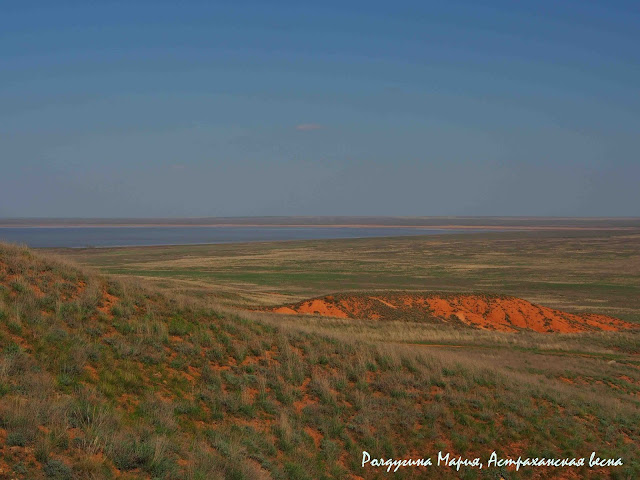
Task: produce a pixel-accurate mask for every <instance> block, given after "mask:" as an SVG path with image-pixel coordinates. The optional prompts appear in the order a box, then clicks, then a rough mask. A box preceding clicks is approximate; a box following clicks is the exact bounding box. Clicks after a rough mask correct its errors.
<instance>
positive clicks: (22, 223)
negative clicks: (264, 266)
mask: <svg viewBox="0 0 640 480" xmlns="http://www.w3.org/2000/svg"><path fill="white" fill-rule="evenodd" d="M29 227H33V228H82V227H88V228H100V227H109V228H114V227H118V228H127V227H135V228H143V227H182V228H184V227H221V228H222V227H253V228H255V227H273V228H295V227H300V228H416V229H421V228H430V229H436V230H439V229H442V230H450V229H463V230H467V229H468V230H501V231H504V230H594V229H597V230H636V229H640V218H622V217H612V218H607V217H594V218H572V217H355V216H354V217H328V216H323V217H308V216H306V217H211V218H148V219H141V218H110V219H107V218H104V219H103V218H5V219H2V218H0V228H29Z"/></svg>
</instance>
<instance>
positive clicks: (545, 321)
mask: <svg viewBox="0 0 640 480" xmlns="http://www.w3.org/2000/svg"><path fill="white" fill-rule="evenodd" d="M269 310H270V311H272V312H275V313H283V314H310V315H322V316H329V317H338V318H369V319H376V320H377V319H380V320H409V321H426V322H430V323H440V322H441V323H450V324H457V325H466V326H470V327H475V328H480V329H484V330H498V331H503V332H517V331H522V330H529V331H534V332H540V333H577V332H587V331H619V330H627V329H633V328H639V327H640V325H636V324H633V323H629V322H625V321H622V320H619V319H617V318H614V317H609V316H606V315H598V314H590V313H587V314H574V313H568V312H562V311H560V310H555V309H553V308H548V307H543V306H539V305H534V304H533V303H531V302H528V301H526V300H523V299H521V298H516V297H506V296H497V295H471V294H459V295H447V294H409V293H388V294H377V295H376V296H368V295H363V294H341V295H335V296H327V297H322V298H314V299H311V300H305V301H303V302H300V303H297V304H294V305H285V306H281V307H274V308H271V309H269Z"/></svg>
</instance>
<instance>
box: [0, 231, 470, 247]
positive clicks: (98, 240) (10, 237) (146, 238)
mask: <svg viewBox="0 0 640 480" xmlns="http://www.w3.org/2000/svg"><path fill="white" fill-rule="evenodd" d="M476 231H477V230H476ZM447 233H469V231H468V230H456V229H451V230H441V229H429V228H403V227H387V228H376V227H256V226H246V227H243V226H231V227H230V226H212V227H183V226H179V227H4V228H0V241H5V242H11V243H20V244H26V245H28V246H30V247H72V248H80V247H117V246H136V245H138V246H141V245H194V244H210V243H242V242H268V241H276V240H320V239H332V238H366V237H396V236H404V235H436V234H447Z"/></svg>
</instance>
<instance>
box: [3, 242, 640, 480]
mask: <svg viewBox="0 0 640 480" xmlns="http://www.w3.org/2000/svg"><path fill="white" fill-rule="evenodd" d="M0 350H1V353H0V479H4V478H30V479H38V478H54V479H67V478H69V479H71V478H78V479H84V478H166V479H174V478H175V479H182V478H187V479H215V478H237V479H240V478H247V479H260V478H265V479H268V478H274V479H321V478H358V477H363V478H386V477H388V476H389V475H393V476H394V477H397V478H408V477H421V478H425V477H427V478H491V479H493V478H500V477H501V476H502V477H504V478H563V477H564V478H603V477H604V478H608V477H613V478H628V479H633V478H638V477H640V450H639V447H638V445H639V444H640V415H639V411H638V406H637V402H636V403H635V404H634V403H633V402H624V403H623V402H619V401H612V402H607V401H601V400H600V399H596V398H593V397H589V396H588V395H581V394H579V393H576V392H575V391H574V390H566V391H565V390H562V389H556V388H552V387H550V386H549V385H547V384H545V383H544V382H537V381H528V380H527V379H526V378H521V377H520V376H509V375H506V374H504V373H503V372H500V371H498V370H496V369H488V368H484V367H479V366H478V367H473V366H470V365H468V364H465V365H463V364H461V363H459V362H456V361H454V360H451V359H448V358H447V357H446V356H434V355H430V354H426V353H422V352H420V351H417V350H416V349H411V348H405V347H403V346H402V345H397V344H390V345H384V344H380V343H378V344H375V345H374V344H370V343H367V342H365V341H362V342H355V341H349V340H346V339H345V340H340V339H336V338H334V337H333V336H331V335H321V334H317V333H313V332H306V331H304V330H298V329H296V328H294V327H291V326H289V327H280V326H278V325H277V324H276V323H275V322H271V321H266V320H264V321H263V320H262V319H260V318H253V317H252V316H251V315H246V316H240V315H238V314H234V313H229V312H227V311H223V310H220V309H214V308H211V307H210V306H208V305H207V304H205V303H203V302H200V301H198V300H194V299H186V298H181V297H178V296H175V297H174V296H169V295H167V294H165V293H159V292H156V291H150V290H147V289H145V288H143V287H142V286H139V285H137V284H135V283H131V282H124V283H123V282H120V281H116V280H113V279H109V278H106V277H101V276H98V275H96V274H94V273H91V272H89V271H85V270H82V269H80V268H78V267H76V266H73V265H70V264H67V263H65V262H63V261H60V260H58V259H55V258H53V257H51V258H47V257H44V256H41V255H39V254H36V253H34V252H32V251H30V250H28V249H23V248H17V247H13V246H8V245H1V246H0ZM607 361H609V360H607ZM627 366H628V368H629V369H635V371H637V370H638V367H640V363H637V364H635V365H634V364H633V363H629V364H628V365H627ZM629 380H630V383H629V385H630V387H629V388H634V386H637V385H640V381H639V380H638V376H637V375H636V377H635V378H630V379H629ZM363 450H367V451H368V452H370V453H371V455H372V457H374V458H379V457H384V458H406V457H410V456H412V457H424V456H431V457H433V456H434V455H437V452H438V451H439V450H443V451H444V452H450V453H451V454H452V455H455V456H456V457H457V456H458V455H462V456H465V457H475V456H481V457H483V459H486V458H488V456H489V454H490V453H491V451H492V450H497V451H498V453H499V454H500V455H501V456H515V457H516V458H517V456H518V455H523V456H546V457H549V456H551V457H558V458H565V457H582V456H588V455H589V454H590V453H591V451H597V452H598V454H599V455H600V456H602V457H615V458H618V457H622V458H623V460H624V463H625V465H624V466H622V467H615V468H601V469H589V468H581V469H573V470H570V469H562V470H558V469H550V468H547V469H545V468H538V469H525V470H521V471H520V472H518V473H515V472H513V471H512V470H506V469H501V468H495V469H484V470H476V469H465V468H462V469H461V470H460V471H459V472H458V471H456V470H455V469H450V468H445V467H440V468H434V467H430V468H423V469H418V468H405V469H400V470H399V471H398V472H397V473H395V474H387V473H386V471H384V470H383V469H375V468H372V467H366V468H362V467H361V464H360V462H361V459H362V451H363Z"/></svg>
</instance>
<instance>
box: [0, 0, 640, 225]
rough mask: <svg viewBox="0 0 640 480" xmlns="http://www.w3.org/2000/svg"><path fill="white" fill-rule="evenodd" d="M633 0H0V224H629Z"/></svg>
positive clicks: (639, 77) (637, 190) (636, 195)
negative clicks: (457, 219) (383, 218)
mask: <svg viewBox="0 0 640 480" xmlns="http://www.w3.org/2000/svg"><path fill="white" fill-rule="evenodd" d="M638 25H640V3H638V2H637V1H630V2H621V1H601V2H592V1H588V0H581V1H562V2H557V1H547V0H538V1H523V2H513V1H486V2H477V1H470V2H460V1H456V0H452V1H447V2H431V1H427V0H422V1H417V2H414V1H402V0H398V1H394V2H376V1H367V2H360V1H346V2H345V1H344V0H343V1H340V2H337V1H332V0H325V1H322V2H303V1H278V0H271V1H269V2H265V1H259V2H245V1H233V2H225V1H197V0H191V1H177V0H175V1H172V2H166V1H161V0H155V1H135V0H129V1H124V2H116V1H97V0H93V1H86V0H83V1H74V2H69V1H63V0H57V1H56V2H51V1H36V0H34V1H23V2H9V1H0V217H205V216H261V215H409V216H413V215H417V216H422V215H424V216H432V215H465V216H466V215H518V216H520V215H534V216H640V157H639V152H640V48H639V46H640V28H638Z"/></svg>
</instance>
